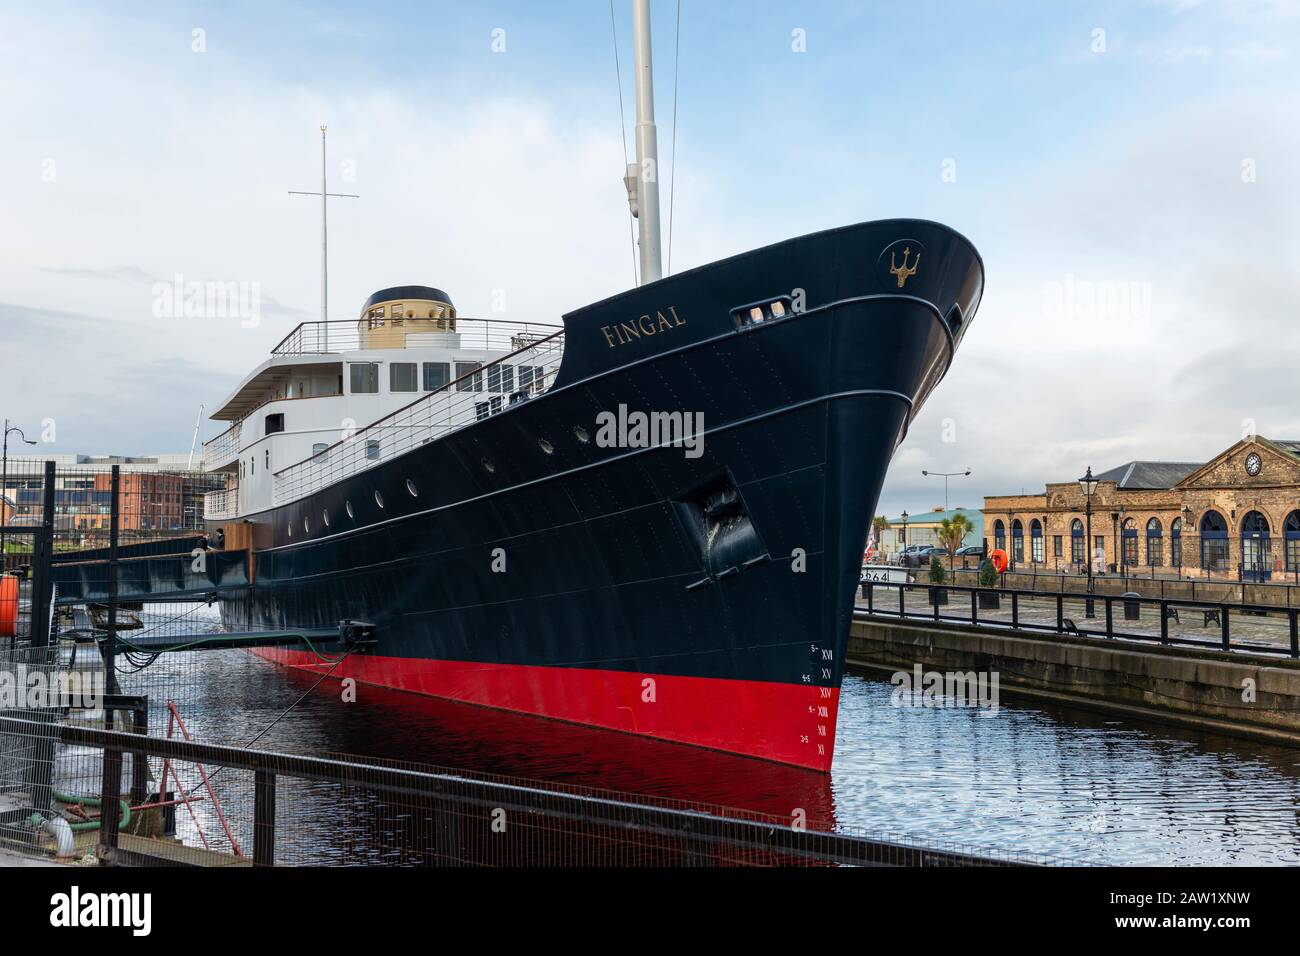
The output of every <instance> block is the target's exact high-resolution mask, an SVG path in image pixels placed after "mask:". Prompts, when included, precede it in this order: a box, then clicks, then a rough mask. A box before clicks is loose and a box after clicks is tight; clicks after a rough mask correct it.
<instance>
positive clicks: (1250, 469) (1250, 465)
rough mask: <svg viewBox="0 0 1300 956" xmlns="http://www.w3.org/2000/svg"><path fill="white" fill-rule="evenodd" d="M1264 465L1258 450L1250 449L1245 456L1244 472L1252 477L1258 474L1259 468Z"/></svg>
mask: <svg viewBox="0 0 1300 956" xmlns="http://www.w3.org/2000/svg"><path fill="white" fill-rule="evenodd" d="M1263 467H1264V461H1263V459H1261V458H1260V457H1259V453H1258V452H1254V451H1252V452H1251V453H1250V454H1249V455H1247V456H1246V474H1248V475H1250V476H1251V477H1252V478H1253V477H1255V476H1256V475H1258V474H1259V470H1260V469H1261V468H1263Z"/></svg>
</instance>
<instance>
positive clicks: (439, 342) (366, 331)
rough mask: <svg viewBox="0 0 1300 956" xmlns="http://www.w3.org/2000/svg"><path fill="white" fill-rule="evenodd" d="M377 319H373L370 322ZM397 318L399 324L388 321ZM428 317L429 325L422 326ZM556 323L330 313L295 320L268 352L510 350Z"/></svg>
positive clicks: (545, 332) (548, 331) (552, 330)
mask: <svg viewBox="0 0 1300 956" xmlns="http://www.w3.org/2000/svg"><path fill="white" fill-rule="evenodd" d="M379 322H382V323H384V324H382V325H379V324H375V323H379ZM394 322H400V323H402V324H400V325H394V324H393V323H394ZM430 323H432V324H433V325H434V327H433V328H428V327H426V326H428V325H429V324H430ZM560 328H561V327H560V326H559V325H556V324H554V323H546V322H516V321H512V320H506V319H476V318H467V317H462V316H456V317H455V318H448V317H445V316H444V317H442V318H421V317H418V316H414V317H410V316H408V317H406V318H402V319H392V318H387V319H374V320H371V319H365V318H362V319H330V320H327V321H323V322H322V321H319V320H317V321H313V322H300V323H298V325H297V326H296V327H295V328H294V329H293V331H291V332H290V333H289V334H288V335H286V336H285V337H284V338H283V339H281V340H280V342H279V344H277V345H276V346H275V348H273V349H271V354H272V355H329V354H333V353H337V352H353V351H358V350H362V349H392V348H426V347H445V348H453V349H483V350H485V351H490V352H513V351H515V350H516V349H519V348H523V347H525V346H527V345H529V344H532V343H534V342H537V341H540V340H541V339H544V338H546V337H547V336H549V335H552V334H553V333H555V332H556V331H558V330H559V329H560Z"/></svg>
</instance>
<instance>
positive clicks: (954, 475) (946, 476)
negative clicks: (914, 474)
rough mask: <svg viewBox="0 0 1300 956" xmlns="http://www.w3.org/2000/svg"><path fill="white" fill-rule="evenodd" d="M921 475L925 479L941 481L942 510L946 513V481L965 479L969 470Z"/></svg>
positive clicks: (931, 472) (933, 472) (923, 473)
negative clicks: (940, 479) (939, 479)
mask: <svg viewBox="0 0 1300 956" xmlns="http://www.w3.org/2000/svg"><path fill="white" fill-rule="evenodd" d="M921 474H922V475H923V476H924V477H926V478H942V479H943V510H944V511H947V510H948V479H949V478H965V477H967V476H969V475H970V469H969V468H967V469H966V470H965V471H922V472H921Z"/></svg>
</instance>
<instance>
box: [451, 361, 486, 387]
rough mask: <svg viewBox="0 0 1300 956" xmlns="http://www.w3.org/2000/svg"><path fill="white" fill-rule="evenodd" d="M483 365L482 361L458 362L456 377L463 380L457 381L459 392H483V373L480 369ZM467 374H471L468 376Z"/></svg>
mask: <svg viewBox="0 0 1300 956" xmlns="http://www.w3.org/2000/svg"><path fill="white" fill-rule="evenodd" d="M482 367H483V363H482V362H457V363H456V378H458V379H463V381H460V382H457V383H456V391H458V392H481V391H483V373H482V372H479V371H478V370H479V369H481V368H482ZM466 376H469V377H468V378H466Z"/></svg>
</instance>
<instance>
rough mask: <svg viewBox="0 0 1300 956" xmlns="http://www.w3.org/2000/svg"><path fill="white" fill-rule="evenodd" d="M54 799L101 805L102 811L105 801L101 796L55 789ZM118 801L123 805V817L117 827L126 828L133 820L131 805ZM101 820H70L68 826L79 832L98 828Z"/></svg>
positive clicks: (60, 801) (93, 805) (63, 801)
mask: <svg viewBox="0 0 1300 956" xmlns="http://www.w3.org/2000/svg"><path fill="white" fill-rule="evenodd" d="M54 799H55V800H57V801H59V803H80V804H84V805H86V806H88V807H99V808H100V810H101V812H102V810H103V807H104V801H103V800H101V799H100V798H99V797H83V796H79V795H78V794H75V793H60V792H59V791H58V790H55V791H54ZM118 803H120V804H121V805H122V819H121V820H119V821H118V824H117V828H118V829H119V830H125V829H126V827H127V824H128V823H130V822H131V805H130V804H129V803H127V802H126V801H125V800H119V801H118ZM99 822H100V821H98V820H86V821H85V822H83V823H73V822H72V821H71V820H69V821H68V826H70V827H71V828H72V830H73V832H79V831H81V830H98V829H99Z"/></svg>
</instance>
